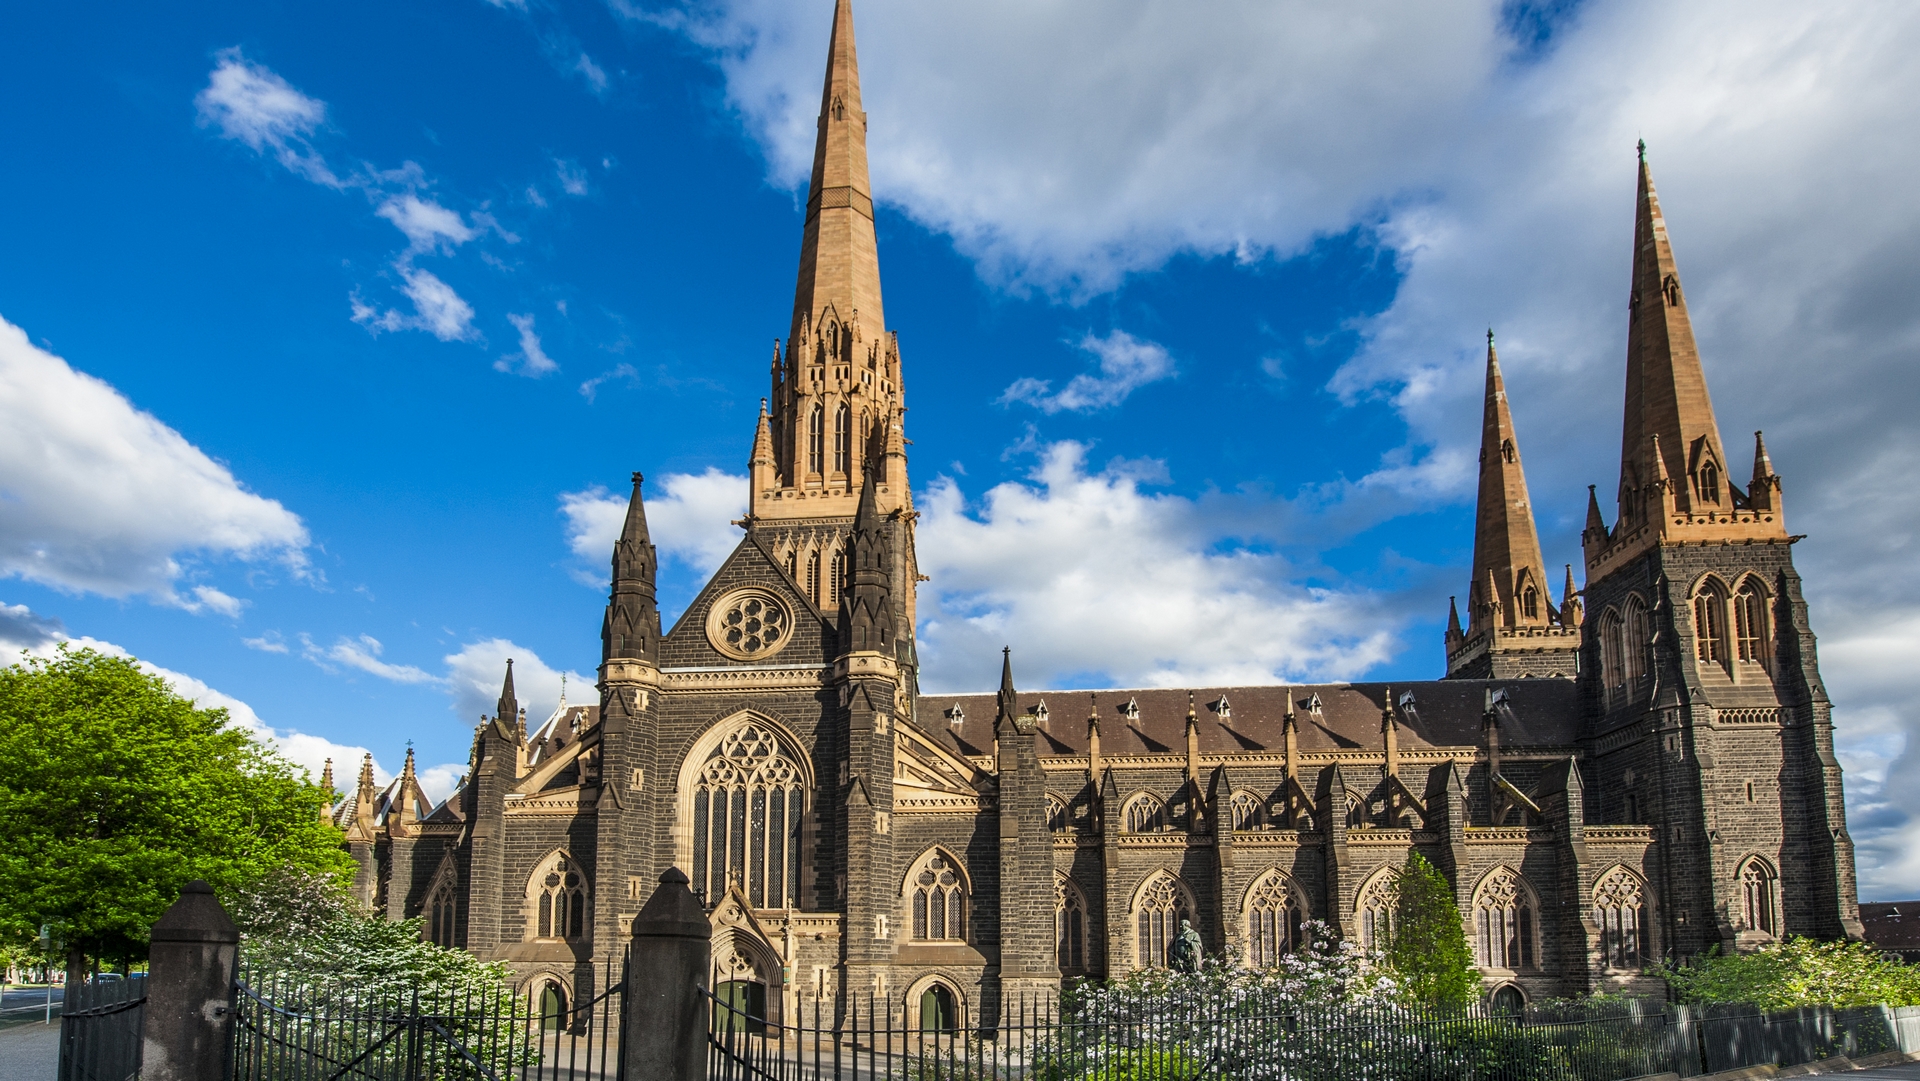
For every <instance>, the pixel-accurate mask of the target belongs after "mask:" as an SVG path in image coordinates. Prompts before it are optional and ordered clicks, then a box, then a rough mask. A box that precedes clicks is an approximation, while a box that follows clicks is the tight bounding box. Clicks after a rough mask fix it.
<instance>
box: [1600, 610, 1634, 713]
mask: <svg viewBox="0 0 1920 1081" xmlns="http://www.w3.org/2000/svg"><path fill="white" fill-rule="evenodd" d="M1625 632H1626V624H1625V623H1624V622H1622V620H1621V619H1620V613H1618V612H1616V611H1614V610H1613V609H1611V608H1609V609H1607V610H1606V611H1604V612H1602V613H1600V682H1601V683H1602V684H1603V685H1604V686H1605V687H1606V689H1607V691H1608V692H1609V693H1611V692H1614V691H1618V690H1620V689H1621V688H1624V687H1625V686H1626V685H1627V668H1626V652H1627V650H1628V648H1630V647H1628V645H1627V642H1626V638H1625Z"/></svg>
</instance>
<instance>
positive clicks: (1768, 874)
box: [1739, 856, 1780, 937]
mask: <svg viewBox="0 0 1920 1081" xmlns="http://www.w3.org/2000/svg"><path fill="white" fill-rule="evenodd" d="M1774 879H1775V875H1774V873H1773V868H1772V867H1769V866H1768V865H1767V861H1765V860H1763V859H1761V858H1760V857H1758V856H1755V857H1753V858H1752V859H1750V860H1748V861H1747V862H1746V863H1744V864H1741V866H1740V894H1739V897H1740V929H1741V930H1742V931H1761V932H1764V933H1766V934H1769V935H1774V936H1776V937H1777V936H1778V935H1779V934H1780V929H1779V925H1778V923H1777V920H1776V916H1777V912H1776V909H1775V906H1774V889H1773V887H1774Z"/></svg>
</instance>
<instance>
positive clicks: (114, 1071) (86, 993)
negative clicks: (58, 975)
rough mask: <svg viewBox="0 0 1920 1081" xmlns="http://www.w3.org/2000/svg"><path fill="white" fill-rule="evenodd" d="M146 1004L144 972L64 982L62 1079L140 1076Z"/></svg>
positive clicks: (106, 1080)
mask: <svg viewBox="0 0 1920 1081" xmlns="http://www.w3.org/2000/svg"><path fill="white" fill-rule="evenodd" d="M146 1005H147V981H146V978H145V977H143V976H133V977H131V978H128V979H122V980H106V981H101V982H97V983H86V984H76V985H74V986H70V987H68V988H66V990H65V992H64V995H63V997H62V999H61V1003H60V1066H59V1071H58V1073H59V1078H60V1081H131V1079H132V1078H136V1077H138V1076H140V1050H141V1042H140V1031H141V1027H142V1026H143V1025H144V1024H145V1023H146Z"/></svg>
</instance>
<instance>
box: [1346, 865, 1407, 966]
mask: <svg viewBox="0 0 1920 1081" xmlns="http://www.w3.org/2000/svg"><path fill="white" fill-rule="evenodd" d="M1399 889H1400V875H1399V872H1397V871H1394V870H1393V869H1391V868H1388V869H1386V870H1383V871H1381V872H1380V873H1379V874H1377V875H1375V876H1373V878H1371V879H1369V880H1368V882H1367V884H1366V885H1364V886H1362V887H1360V897H1359V901H1358V903H1357V904H1355V906H1354V909H1355V911H1354V919H1355V921H1356V922H1358V923H1359V925H1360V944H1361V945H1362V946H1365V947H1366V948H1367V949H1370V950H1384V949H1386V948H1387V947H1388V946H1390V945H1392V944H1393V925H1394V916H1393V909H1394V903H1395V902H1396V901H1397V900H1398V896H1397V895H1398V893H1399Z"/></svg>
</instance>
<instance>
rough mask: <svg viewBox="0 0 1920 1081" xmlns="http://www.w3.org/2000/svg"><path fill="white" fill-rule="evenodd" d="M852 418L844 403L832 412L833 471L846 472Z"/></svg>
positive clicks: (849, 455)
mask: <svg viewBox="0 0 1920 1081" xmlns="http://www.w3.org/2000/svg"><path fill="white" fill-rule="evenodd" d="M852 448H853V416H852V414H851V413H849V412H848V411H847V405H846V403H845V402H842V403H840V406H839V407H838V408H837V409H835V410H834V411H833V471H834V472H835V473H846V472H848V464H849V461H850V460H851V458H852Z"/></svg>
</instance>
